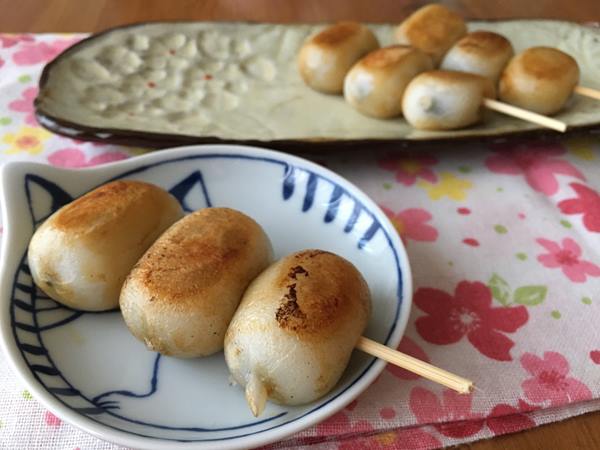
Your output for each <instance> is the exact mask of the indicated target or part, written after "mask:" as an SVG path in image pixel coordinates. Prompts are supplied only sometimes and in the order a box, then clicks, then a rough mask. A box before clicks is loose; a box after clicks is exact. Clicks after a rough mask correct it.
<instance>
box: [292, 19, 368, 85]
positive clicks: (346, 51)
mask: <svg viewBox="0 0 600 450" xmlns="http://www.w3.org/2000/svg"><path fill="white" fill-rule="evenodd" d="M378 47H379V43H378V42H377V38H376V37H375V35H374V34H373V33H372V32H371V30H369V29H368V28H367V27H366V26H364V25H361V24H359V23H356V22H340V23H337V24H335V25H332V26H330V27H327V28H325V29H324V30H323V31H321V32H320V33H318V34H316V35H314V36H312V37H310V38H308V39H307V40H306V42H305V43H304V45H303V46H302V48H301V49H300V53H299V55H298V70H299V71H300V76H301V77H302V79H303V80H304V82H305V83H306V84H307V85H308V86H310V87H311V88H313V89H315V90H317V91H320V92H324V93H326V94H340V93H341V92H342V90H343V87H344V77H345V76H346V74H347V73H348V71H349V70H350V68H351V67H352V65H353V64H354V63H355V62H356V61H357V60H359V59H360V58H362V57H363V56H364V55H366V54H367V53H369V52H370V51H372V50H375V49H376V48H378Z"/></svg>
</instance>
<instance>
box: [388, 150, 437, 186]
mask: <svg viewBox="0 0 600 450" xmlns="http://www.w3.org/2000/svg"><path fill="white" fill-rule="evenodd" d="M437 162H438V161H437V159H435V158H433V157H432V156H428V155H418V156H412V157H410V156H403V157H388V158H385V159H382V160H381V161H379V167H381V168H382V169H385V170H389V171H391V172H395V173H396V181H398V183H402V184H404V185H405V186H412V185H413V184H415V182H416V181H417V178H422V179H424V180H427V181H429V182H430V183H435V182H436V181H437V176H436V174H435V173H434V172H433V170H431V167H430V166H433V165H434V164H437Z"/></svg>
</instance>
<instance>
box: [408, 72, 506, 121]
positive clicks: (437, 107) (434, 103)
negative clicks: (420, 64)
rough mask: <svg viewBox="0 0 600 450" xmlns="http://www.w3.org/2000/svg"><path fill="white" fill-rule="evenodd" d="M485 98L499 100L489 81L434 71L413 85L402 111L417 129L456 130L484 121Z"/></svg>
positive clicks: (424, 75)
mask: <svg viewBox="0 0 600 450" xmlns="http://www.w3.org/2000/svg"><path fill="white" fill-rule="evenodd" d="M484 97H487V98H493V97H495V92H494V86H493V84H492V82H491V81H490V80H489V79H487V78H484V77H481V76H479V75H473V74H470V73H465V72H451V71H444V70H432V71H430V72H423V73H422V74H420V75H417V76H416V77H415V78H414V79H413V80H412V81H411V82H410V84H409V85H408V87H407V88H406V91H405V92H404V99H403V101H402V110H403V112H404V117H405V118H406V120H407V121H408V122H409V123H410V124H411V125H412V126H413V127H415V128H418V129H421V130H454V129H456V128H462V127H467V126H469V125H472V124H474V123H476V122H478V121H479V120H480V119H481V116H482V109H483V105H482V104H483V98H484Z"/></svg>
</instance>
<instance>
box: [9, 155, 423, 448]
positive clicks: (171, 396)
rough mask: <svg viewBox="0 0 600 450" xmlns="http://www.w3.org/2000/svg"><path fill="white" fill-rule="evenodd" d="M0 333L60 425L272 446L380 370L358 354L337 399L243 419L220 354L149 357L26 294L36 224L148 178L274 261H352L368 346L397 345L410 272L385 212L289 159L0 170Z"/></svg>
mask: <svg viewBox="0 0 600 450" xmlns="http://www.w3.org/2000/svg"><path fill="white" fill-rule="evenodd" d="M2 177H3V192H4V198H3V200H2V212H3V223H4V227H5V228H4V229H5V231H4V240H3V244H2V268H3V273H2V284H1V286H0V288H1V293H2V298H3V299H4V301H3V305H4V306H2V309H1V310H0V330H1V336H2V343H3V346H4V350H5V352H6V354H7V355H8V358H9V360H10V362H11V364H12V366H13V369H14V370H15V371H16V372H17V373H18V374H19V375H20V377H21V378H22V379H23V380H24V382H25V383H26V384H27V386H28V388H29V389H30V390H31V392H32V393H33V394H34V396H35V397H36V398H37V399H38V400H40V401H41V402H42V403H43V404H44V405H45V406H46V407H48V408H49V409H50V410H51V411H53V412H54V413H55V414H56V415H58V416H60V417H61V418H63V419H64V420H67V421H68V422H70V423H72V424H74V425H76V426H77V427H79V428H81V429H83V430H85V431H87V432H89V433H91V434H94V435H96V436H98V437H100V438H102V439H106V440H109V441H113V442H116V443H119V444H122V445H127V446H131V447H136V448H154V449H159V448H165V446H168V447H169V448H202V449H208V448H210V449H217V448H248V447H255V446H258V445H261V444H265V443H267V442H272V441H275V440H279V439H282V438H283V437H284V436H286V435H289V434H290V433H294V432H296V431H299V430H301V429H303V428H305V427H307V426H309V425H312V424H315V423H317V422H319V421H321V420H323V419H324V418H326V417H327V416H329V415H331V414H333V413H334V412H335V411H337V410H338V409H340V408H342V407H343V406H344V405H346V404H347V403H348V402H350V401H351V400H352V399H354V398H355V397H356V396H357V395H358V394H359V393H360V392H362V391H363V390H364V389H365V388H367V387H368V386H369V384H370V383H371V382H372V381H373V380H374V379H375V377H376V376H377V375H378V374H379V373H380V372H381V370H382V369H383V367H384V363H383V362H382V361H377V360H375V359H373V358H372V357H368V356H366V355H363V354H359V353H358V352H355V354H354V355H353V356H352V359H351V362H350V364H349V366H348V368H347V370H346V371H345V373H344V375H343V377H342V379H341V380H340V382H339V383H338V385H337V386H336V387H335V388H334V390H333V391H332V392H331V393H329V394H328V395H327V396H325V397H324V398H322V399H320V400H318V401H317V402H315V403H312V404H309V405H305V406H302V407H283V406H278V405H275V404H271V403H270V404H269V405H268V407H267V408H266V410H265V412H264V413H263V415H262V416H261V417H260V418H258V419H257V418H254V417H253V416H252V414H251V413H250V411H249V409H248V407H247V405H246V403H245V400H244V395H243V392H242V390H241V389H240V388H239V386H234V385H232V384H231V383H230V381H229V376H228V372H227V368H226V365H225V361H224V358H223V354H222V353H219V354H216V355H214V356H211V357H208V358H204V359H195V360H178V359H174V358H169V357H164V356H159V355H158V354H156V353H152V352H149V351H147V350H146V349H145V347H144V345H143V344H142V343H140V342H138V341H137V340H135V339H134V338H133V337H132V336H131V335H130V334H129V332H128V331H127V328H126V327H125V324H124V322H123V320H122V318H121V315H120V314H119V312H118V311H111V312H104V313H82V312H78V311H75V310H71V309H68V308H65V307H62V306H60V305H59V304H57V303H56V302H54V301H53V300H51V299H49V298H48V297H46V296H45V295H44V294H43V293H42V292H40V291H39V290H37V289H36V288H35V286H34V285H33V283H32V279H31V276H30V273H29V268H28V265H27V254H26V251H27V246H28V243H29V240H30V238H31V235H32V233H33V231H34V229H35V227H36V226H38V225H39V224H40V223H41V222H42V221H43V220H44V219H45V218H47V217H48V215H49V214H51V213H52V212H53V211H55V210H56V209H57V208H59V207H60V206H61V205H64V204H65V203H67V202H69V201H71V200H72V199H73V198H76V197H78V196H80V195H82V194H83V193H85V192H87V191H89V190H90V189H93V188H95V187H97V186H98V185H100V184H102V183H105V182H107V181H109V180H115V179H137V180H143V181H148V182H151V183H154V184H157V185H159V186H162V187H163V188H165V189H167V190H168V191H170V192H171V193H172V194H173V195H174V196H175V197H176V198H177V199H178V200H179V201H180V202H181V204H182V206H183V207H184V209H185V210H186V211H188V212H189V211H193V210H196V209H199V208H204V207H207V206H228V207H232V208H236V209H238V210H241V211H243V212H245V213H246V214H249V215H250V216H251V217H253V218H255V219H256V220H257V221H258V222H259V223H260V224H261V225H262V226H263V227H264V228H265V230H266V232H267V233H268V234H269V236H270V238H271V240H272V242H273V246H274V249H275V253H276V256H277V257H281V256H283V255H285V254H287V253H290V252H293V251H296V250H299V249H303V248H322V249H326V250H330V251H333V252H336V253H338V254H340V255H342V256H344V257H346V258H347V259H349V260H350V261H352V262H353V263H354V264H355V265H356V266H357V267H358V268H359V270H360V271H361V272H362V273H363V275H364V276H365V278H366V280H367V281H368V283H369V286H370V288H371V291H372V295H373V315H372V317H371V320H370V323H369V326H368V329H367V332H366V335H367V336H368V337H370V338H372V339H375V340H377V341H379V342H383V343H386V344H387V345H390V346H392V347H395V346H396V345H397V344H398V343H399V341H400V339H401V337H402V333H403V332H404V328H405V326H406V321H407V318H408V313H409V309H410V301H411V299H410V294H411V278H410V269H409V265H408V261H407V258H406V254H405V252H404V248H403V246H402V243H401V242H400V240H399V238H398V237H397V234H396V233H395V232H394V229H393V227H392V226H391V224H390V223H389V221H388V220H387V218H386V217H385V215H384V214H383V213H382V211H381V210H380V209H379V208H378V207H377V206H376V205H375V204H374V203H373V202H372V201H371V200H370V199H369V198H368V197H367V196H366V195H365V194H363V193H362V192H361V191H360V190H358V189H357V188H356V187H355V186H353V185H352V184H350V183H349V182H347V181H345V180H344V179H342V178H341V177H339V176H337V175H335V174H334V173H332V172H330V171H329V170H327V169H324V168H322V167H320V166H318V165H316V164H313V163H310V162H308V161H305V160H303V159H300V158H296V157H292V156H289V155H284V154H281V153H277V152H273V151H268V150H262V149H257V148H251V147H240V146H197V147H187V148H180V149H173V150H171V151H169V152H161V153H154V154H150V155H147V156H142V157H139V158H134V159H130V160H127V161H124V162H119V163H115V164H109V165H106V166H101V167H97V168H91V169H85V170H79V171H70V170H61V169H56V168H53V167H49V166H45V165H40V164H33V163H13V164H8V165H6V166H4V169H3V172H2Z"/></svg>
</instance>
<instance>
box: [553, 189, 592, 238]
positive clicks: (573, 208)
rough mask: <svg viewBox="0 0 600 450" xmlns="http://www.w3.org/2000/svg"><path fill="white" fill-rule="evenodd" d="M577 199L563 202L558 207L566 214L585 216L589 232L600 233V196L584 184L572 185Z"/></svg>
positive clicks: (585, 223) (584, 221)
mask: <svg viewBox="0 0 600 450" xmlns="http://www.w3.org/2000/svg"><path fill="white" fill-rule="evenodd" d="M569 186H571V188H573V190H574V191H575V193H576V194H577V197H575V198H570V199H567V200H563V201H562V202H560V203H559V204H558V207H559V208H560V210H561V211H562V212H563V213H564V214H583V225H584V226H585V228H586V229H587V230H588V231H595V232H597V233H598V232H600V195H598V193H597V192H596V191H594V190H593V189H590V188H589V187H587V186H584V185H583V184H578V183H571V184H570V185H569Z"/></svg>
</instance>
